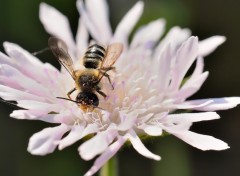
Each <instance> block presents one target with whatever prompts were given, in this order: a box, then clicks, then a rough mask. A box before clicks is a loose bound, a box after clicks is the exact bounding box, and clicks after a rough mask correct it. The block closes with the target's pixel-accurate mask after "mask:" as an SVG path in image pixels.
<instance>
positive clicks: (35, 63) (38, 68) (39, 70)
mask: <svg viewBox="0 0 240 176" xmlns="http://www.w3.org/2000/svg"><path fill="white" fill-rule="evenodd" d="M3 45H4V48H5V51H6V53H7V54H8V55H9V56H10V57H11V60H13V61H14V63H15V65H13V64H8V65H10V66H12V67H14V68H16V69H18V70H19V71H21V72H22V73H23V74H24V75H26V76H27V77H29V78H32V79H34V80H37V81H38V82H40V83H42V84H46V82H48V81H49V76H50V75H51V74H52V75H54V77H55V79H57V77H58V74H59V71H58V70H57V69H56V68H54V67H53V66H51V65H50V64H47V63H46V64H43V63H42V62H41V61H40V60H39V59H38V58H36V57H35V56H33V55H32V54H30V53H29V52H28V51H26V50H24V49H23V48H21V47H20V46H19V45H16V44H14V43H9V42H4V44H3Z"/></svg>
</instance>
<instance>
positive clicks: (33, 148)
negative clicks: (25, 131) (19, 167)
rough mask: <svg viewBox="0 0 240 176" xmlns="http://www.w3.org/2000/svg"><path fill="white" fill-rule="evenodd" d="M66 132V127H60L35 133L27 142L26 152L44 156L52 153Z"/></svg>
mask: <svg viewBox="0 0 240 176" xmlns="http://www.w3.org/2000/svg"><path fill="white" fill-rule="evenodd" d="M67 131H68V127H67V126H66V125H60V126H57V127H53V128H45V129H43V130H42V131H40V132H38V133H35V134H34V135H33V136H32V137H31V138H30V140H29V144H28V149H27V150H28V152H30V153H31V154H33V155H46V154H49V153H52V152H53V151H54V150H55V148H56V146H57V142H58V140H60V139H61V137H62V136H63V134H64V133H66V132H67Z"/></svg>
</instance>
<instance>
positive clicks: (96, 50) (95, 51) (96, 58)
mask: <svg viewBox="0 0 240 176" xmlns="http://www.w3.org/2000/svg"><path fill="white" fill-rule="evenodd" d="M105 52H106V50H105V49H104V48H103V47H102V46H100V45H98V44H93V45H91V46H89V47H88V49H87V52H86V53H85V56H84V58H83V65H84V66H85V67H86V68H93V69H96V68H98V67H99V66H100V64H101V62H102V61H103V59H104V56H105Z"/></svg>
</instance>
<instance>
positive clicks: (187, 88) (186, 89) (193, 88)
mask: <svg viewBox="0 0 240 176" xmlns="http://www.w3.org/2000/svg"><path fill="white" fill-rule="evenodd" d="M208 75H209V73H208V72H204V73H203V74H201V75H199V76H198V77H196V78H194V79H191V80H188V81H187V82H186V83H185V84H184V85H183V87H182V88H181V89H180V90H179V92H178V93H177V95H176V97H177V99H178V100H179V101H184V100H186V99H187V98H188V97H190V96H192V95H193V94H195V93H196V92H197V91H198V90H199V89H200V88H201V87H202V85H203V83H204V82H205V80H206V79H207V77H208Z"/></svg>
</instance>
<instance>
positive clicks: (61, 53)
mask: <svg viewBox="0 0 240 176" xmlns="http://www.w3.org/2000/svg"><path fill="white" fill-rule="evenodd" d="M48 46H49V48H50V49H51V50H52V53H53V55H54V56H55V57H56V58H57V60H58V62H59V63H60V64H61V65H62V66H64V67H65V68H66V70H67V71H68V72H69V73H70V75H71V76H72V78H73V79H74V80H75V79H76V76H75V72H74V67H73V61H72V58H71V57H70V55H69V54H68V48H67V45H66V43H65V42H64V41H62V40H61V39H59V38H56V37H50V38H49V39H48Z"/></svg>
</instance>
